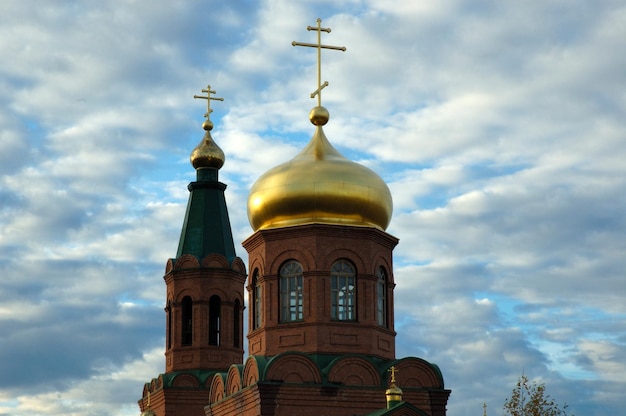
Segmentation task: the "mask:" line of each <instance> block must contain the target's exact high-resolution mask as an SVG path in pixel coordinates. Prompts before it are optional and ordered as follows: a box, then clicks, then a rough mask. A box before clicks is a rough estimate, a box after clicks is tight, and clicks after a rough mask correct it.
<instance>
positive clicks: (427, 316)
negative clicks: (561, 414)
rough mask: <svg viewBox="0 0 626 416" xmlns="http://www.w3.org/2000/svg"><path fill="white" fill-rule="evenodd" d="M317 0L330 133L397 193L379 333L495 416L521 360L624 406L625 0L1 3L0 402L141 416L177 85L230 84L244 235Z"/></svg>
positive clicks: (283, 144) (565, 389) (607, 403)
mask: <svg viewBox="0 0 626 416" xmlns="http://www.w3.org/2000/svg"><path fill="white" fill-rule="evenodd" d="M216 16H219V18H217V17H216ZM317 17H321V18H322V19H323V25H325V26H329V27H331V28H332V32H331V34H324V40H323V42H324V43H328V44H333V45H345V46H346V47H347V48H348V50H347V52H345V53H342V52H337V51H324V54H323V63H324V65H323V73H322V77H323V80H328V81H329V82H330V85H329V87H328V88H326V89H324V92H323V99H324V104H325V105H326V106H327V107H328V108H329V110H330V112H331V121H330V123H329V124H328V125H327V126H326V127H325V131H326V134H327V136H328V137H329V138H330V140H331V141H332V142H333V144H335V145H336V146H337V147H338V148H340V150H341V151H342V152H343V153H344V154H347V155H349V156H350V157H351V158H353V159H355V160H359V161H362V162H363V163H365V164H367V165H368V166H371V167H373V168H374V169H375V170H376V171H377V172H379V173H380V174H381V175H382V176H383V177H385V179H386V180H387V182H388V183H389V184H390V188H391V189H392V193H393V196H394V202H395V212H394V218H393V220H392V223H391V227H390V229H389V231H390V233H392V234H394V235H396V236H397V237H399V238H400V240H401V241H400V245H399V246H398V247H397V248H396V250H395V256H396V257H395V260H396V269H395V278H396V283H397V284H398V286H397V289H396V322H397V329H398V331H399V335H398V352H399V353H400V354H403V355H418V356H422V357H423V358H426V359H429V360H432V361H433V362H435V363H437V364H438V365H440V367H441V369H442V371H443V375H444V378H445V380H446V383H447V386H448V387H450V388H451V389H452V390H453V393H452V396H451V399H450V404H449V409H450V410H449V413H450V414H456V415H470V414H476V413H478V412H480V411H481V410H482V408H481V406H482V403H483V401H487V402H488V404H489V414H492V413H493V414H498V413H497V412H498V410H499V408H500V406H501V404H502V402H503V401H504V398H505V397H506V395H507V394H509V393H510V390H511V388H512V387H513V385H514V383H515V380H516V378H517V376H519V375H520V374H521V372H522V371H525V372H526V374H528V375H530V376H531V377H537V378H540V379H541V380H543V381H545V382H546V383H547V386H548V389H549V390H550V392H551V393H552V396H553V397H555V398H556V399H557V400H559V401H561V400H563V401H567V402H569V404H570V406H571V410H572V411H573V413H576V414H585V415H599V414H616V413H618V412H619V410H617V409H622V408H623V407H624V406H625V405H626V403H625V402H624V398H623V394H622V393H623V390H624V387H625V383H626V380H624V378H623V377H622V376H620V374H624V369H623V368H622V367H623V366H620V363H621V362H624V361H625V360H624V359H623V358H624V357H623V355H624V345H625V342H624V339H623V337H622V335H621V334H623V333H624V329H625V328H624V327H623V323H622V322H623V321H624V319H623V316H624V313H625V310H624V304H623V299H624V296H625V294H626V293H625V292H624V285H623V282H622V280H623V279H622V276H623V270H625V269H626V263H625V260H624V256H623V253H624V250H625V249H626V247H625V243H624V238H623V235H624V232H626V222H625V221H624V219H623V217H624V216H623V212H624V207H626V197H624V195H626V181H624V179H623V178H624V177H626V176H625V173H626V172H625V169H626V168H625V166H626V165H625V164H624V162H623V161H624V160H625V158H626V154H625V150H626V148H625V147H624V145H623V140H624V137H623V132H624V127H625V126H624V120H626V117H625V115H626V93H625V92H624V89H623V88H620V86H622V85H624V84H626V75H625V73H624V71H623V68H624V66H625V64H626V61H625V59H626V58H625V56H626V55H624V54H620V53H617V52H616V51H620V50H622V49H624V39H626V33H625V31H624V28H625V27H626V25H625V24H624V23H625V22H626V8H624V6H623V4H621V2H619V1H612V0H607V1H602V2H600V3H594V4H591V3H589V2H585V1H573V2H560V1H549V2H523V3H522V2H520V3H503V2H497V3H494V2H486V1H478V2H473V3H471V4H469V3H465V2H459V1H440V2H436V3H432V4H426V3H425V2H406V1H393V2H389V1H350V2H341V4H337V3H336V2H330V1H328V2H326V1H323V2H321V3H320V2H310V1H307V2H298V3H297V4H296V3H294V2H285V1H280V0H272V1H263V2H261V3H259V4H255V5H252V4H251V3H250V2H247V1H243V0H242V1H233V2H226V3H224V2H209V4H202V5H200V4H199V3H197V2H193V1H186V0H179V1H175V2H170V4H168V7H152V5H151V4H150V3H148V2H144V1H137V2H130V3H125V4H118V3H114V2H106V1H105V2H100V3H98V4H91V3H89V2H74V3H72V4H69V3H68V4H66V3H63V2H48V3H46V4H45V5H40V4H37V5H35V4H34V2H29V1H26V2H20V3H15V2H4V3H2V5H1V6H0V54H1V55H2V56H4V57H9V58H10V59H5V60H3V62H2V63H0V79H1V81H0V107H1V111H0V124H1V125H2V129H0V130H1V131H0V175H1V176H0V253H2V254H1V255H0V259H1V260H2V262H0V264H1V265H0V271H1V274H2V276H3V279H2V280H1V281H0V300H1V302H2V303H1V304H2V306H1V307H0V330H2V333H3V334H5V339H6V340H7V341H8V344H7V345H8V346H5V347H4V348H1V347H0V363H3V370H4V373H5V374H10V373H11V371H12V369H11V368H10V366H11V365H12V364H13V363H16V362H20V363H32V368H28V369H27V370H29V371H24V368H21V369H20V372H19V377H17V376H16V378H14V379H12V380H5V381H4V382H3V383H0V397H2V399H0V413H2V412H4V413H8V414H12V415H21V414H33V413H36V414H42V415H55V414H72V415H77V416H78V415H90V414H94V415H95V414H136V413H137V408H136V404H135V401H136V400H137V399H138V396H139V395H140V393H141V388H142V383H143V382H145V381H149V380H150V378H152V377H154V376H156V375H157V374H158V373H159V372H160V371H162V367H163V357H162V348H160V347H155V346H157V345H161V344H162V342H161V340H162V336H163V331H164V325H163V322H162V321H163V311H162V301H163V297H164V291H165V287H164V284H163V281H162V278H161V275H162V273H163V270H164V265H165V262H166V260H167V259H168V258H169V257H172V256H173V255H174V254H175V252H176V244H177V241H178V237H179V232H180V227H181V225H182V220H183V216H184V209H185V204H186V200H187V197H188V192H187V190H186V184H187V183H188V182H189V181H191V180H193V179H194V172H193V170H192V168H191V166H190V165H189V164H188V154H189V152H190V151H191V149H192V148H193V147H194V146H195V145H196V144H197V143H198V142H199V141H200V139H201V137H202V134H203V131H202V130H201V129H200V127H199V126H200V123H201V122H202V113H203V111H204V109H205V108H204V107H203V106H204V104H205V103H200V102H198V100H193V99H192V96H193V95H194V94H197V93H199V91H200V89H202V88H204V87H205V86H206V85H207V84H209V83H210V84H211V85H212V86H213V87H214V88H216V89H217V91H218V95H220V96H223V97H225V101H224V102H223V103H219V104H218V103H216V105H215V106H213V108H214V110H215V112H214V113H213V114H212V119H213V121H214V122H215V126H216V127H215V129H214V130H213V131H212V134H213V137H214V138H215V140H216V141H217V143H218V144H219V145H220V146H221V147H222V149H224V151H225V153H226V164H225V166H224V168H223V169H222V170H221V171H220V177H221V179H222V180H223V181H224V182H226V183H227V184H228V189H227V191H226V197H227V201H228V204H229V212H230V216H231V223H232V227H233V233H234V235H235V240H236V244H237V247H239V246H238V242H240V241H241V240H243V239H244V238H246V237H248V236H249V234H250V232H251V231H250V228H249V225H248V223H247V218H246V207H245V202H246V197H247V189H249V187H250V185H251V184H252V183H253V182H254V180H255V179H256V178H257V177H258V176H259V175H260V174H261V173H262V172H264V171H265V170H267V169H269V168H270V167H272V166H274V165H276V164H278V163H281V162H282V161H285V160H287V159H289V158H290V157H292V156H293V155H295V154H296V152H297V151H298V149H300V148H301V147H302V146H303V145H304V144H305V143H306V142H307V141H308V140H309V138H310V137H311V135H312V133H313V128H312V126H311V125H310V124H309V122H308V120H307V114H308V111H309V109H310V107H312V106H313V105H315V101H314V100H310V99H309V98H308V95H309V94H310V92H311V91H312V90H314V89H315V82H316V74H315V51H314V50H312V49H309V48H294V47H293V46H291V41H293V40H296V41H302V42H309V41H312V37H313V36H314V34H313V33H312V32H308V31H306V26H307V25H313V24H314V23H315V18H317ZM238 253H239V255H240V256H241V257H242V258H244V259H245V253H244V250H243V249H242V248H238ZM415 299H419V301H418V302H416V301H415ZM129 305H133V306H132V307H130V306H129ZM98 334H101V335H98ZM97 335H98V336H101V338H98V339H90V336H91V337H93V338H97ZM42 340H45V342H46V344H47V345H50V347H49V348H48V349H47V351H46V354H41V353H40V351H39V350H38V349H37V348H35V346H37V345H40V344H41V343H42V342H43V341H42ZM113 341H116V342H115V343H114V342H113ZM70 364H71V365H70ZM29 365H31V364H29ZM551 388H553V389H554V390H552V389H551ZM24 389H27V390H26V391H25V390H24ZM492 410H493V411H492Z"/></svg>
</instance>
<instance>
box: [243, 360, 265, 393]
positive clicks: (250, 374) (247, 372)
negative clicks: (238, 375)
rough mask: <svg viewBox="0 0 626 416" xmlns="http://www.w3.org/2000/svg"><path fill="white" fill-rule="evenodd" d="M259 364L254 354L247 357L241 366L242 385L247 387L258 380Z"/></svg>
mask: <svg viewBox="0 0 626 416" xmlns="http://www.w3.org/2000/svg"><path fill="white" fill-rule="evenodd" d="M259 373H260V372H259V365H258V363H257V358H256V357H254V356H250V357H248V359H247V360H246V364H245V365H244V368H243V377H242V380H241V381H242V383H243V387H248V386H251V385H253V384H255V383H256V382H258V381H259Z"/></svg>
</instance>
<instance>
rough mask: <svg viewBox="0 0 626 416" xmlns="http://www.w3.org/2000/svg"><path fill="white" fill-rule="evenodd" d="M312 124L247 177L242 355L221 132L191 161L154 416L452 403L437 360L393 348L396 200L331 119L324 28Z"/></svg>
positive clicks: (238, 276) (416, 410) (388, 409)
mask: <svg viewBox="0 0 626 416" xmlns="http://www.w3.org/2000/svg"><path fill="white" fill-rule="evenodd" d="M307 30H309V31H315V32H316V33H317V43H301V42H293V43H292V44H293V45H294V46H305V47H312V48H315V49H316V50H317V58H318V60H317V86H316V90H315V91H314V92H313V93H312V94H311V98H317V106H315V107H314V108H313V110H311V112H310V113H309V119H310V121H311V123H312V124H313V126H314V128H313V135H312V138H311V140H310V141H309V143H308V144H307V145H306V146H305V147H304V148H303V149H302V151H301V152H300V153H298V154H297V155H296V156H295V157H294V158H293V159H291V160H290V161H287V162H285V163H282V164H280V165H278V166H276V167H274V168H272V169H270V170H269V171H267V172H266V173H265V174H263V175H262V176H261V177H259V178H258V180H257V181H256V182H255V184H254V185H253V186H252V188H251V189H250V193H249V196H248V201H247V209H248V219H249V222H250V225H251V227H252V230H253V234H252V235H251V236H250V237H248V238H247V239H246V240H245V241H244V242H243V246H244V248H245V249H246V251H247V252H248V257H249V268H248V270H249V271H250V274H249V275H248V276H247V286H246V289H247V294H248V298H247V299H248V311H249V313H248V322H249V332H248V335H247V338H248V353H249V355H248V357H247V358H246V360H245V362H244V361H243V350H242V332H241V327H242V311H243V300H244V284H245V280H246V270H245V266H244V265H243V262H242V261H241V259H239V258H238V257H236V255H235V250H234V246H233V241H232V233H231V230H230V224H229V220H228V214H227V212H226V204H225V202H224V189H225V187H226V185H224V184H222V183H221V182H219V181H218V170H219V169H220V167H221V166H222V164H223V163H224V154H223V153H222V151H221V150H220V149H219V147H217V145H216V144H215V142H213V140H212V138H211V135H210V131H211V129H212V127H213V124H212V123H211V122H210V120H209V115H210V113H211V108H210V103H211V100H218V98H215V97H212V96H211V94H213V93H214V91H211V88H210V87H208V88H207V89H206V90H203V92H206V93H207V96H200V97H197V98H203V99H206V100H207V103H208V104H207V114H206V117H207V121H205V123H204V124H203V127H204V129H205V130H206V134H205V136H204V139H203V140H202V142H201V143H200V144H199V145H198V147H196V149H194V151H193V152H192V155H191V162H192V165H193V166H194V168H195V169H196V173H197V181H196V182H192V183H191V184H190V185H189V190H190V192H191V194H190V197H189V204H188V206H187V213H186V216H185V221H184V225H183V230H182V233H181V238H180V243H179V246H178V252H177V256H176V258H174V259H170V260H169V261H168V263H167V266H166V273H165V282H166V285H167V300H166V320H167V325H166V338H167V339H166V352H165V357H166V373H165V374H161V375H160V376H158V378H155V379H154V380H152V382H151V383H149V384H146V386H145V387H144V392H143V398H142V400H141V401H140V403H139V404H140V408H141V410H142V411H143V414H144V415H146V416H148V415H150V416H174V415H175V416H178V415H185V416H292V415H298V416H319V415H324V416H348V415H349V416H400V415H401V416H445V415H446V404H447V401H448V396H449V395H450V390H447V389H446V388H445V387H444V382H443V376H442V374H441V371H440V370H439V367H437V366H436V365H435V364H432V363H429V362H428V361H426V360H424V359H421V358H417V357H403V358H397V357H396V342H395V337H396V332H395V326H394V321H395V318H394V307H393V306H394V289H395V280H394V273H393V249H394V248H395V246H396V245H397V244H398V239H397V238H395V237H394V236H392V235H390V234H388V233H387V232H386V231H385V230H386V229H387V226H388V225H389V222H390V221H391V215H392V211H393V202H392V198H391V193H390V191H389V188H388V187H387V185H386V184H385V182H384V181H383V180H382V178H381V177H380V176H378V175H377V174H376V173H375V172H373V171H372V170H370V169H368V168H367V167H365V166H362V165H360V164H358V163H355V162H353V161H350V160H348V159H347V158H345V157H344V156H342V155H341V153H340V152H339V151H338V150H337V149H335V147H333V145H332V144H331V142H330V141H329V139H328V138H327V137H326V135H325V133H324V129H323V127H324V126H325V125H326V124H327V123H328V122H329V120H330V114H329V112H328V110H326V108H324V107H323V106H322V98H321V96H322V90H323V89H324V88H325V87H327V86H328V82H323V83H322V81H321V52H322V49H331V50H341V51H345V50H346V48H344V47H339V46H329V45H323V44H322V43H321V35H322V33H329V32H330V29H329V28H324V27H322V26H321V20H320V19H317V25H316V26H309V27H307Z"/></svg>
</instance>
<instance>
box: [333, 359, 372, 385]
mask: <svg viewBox="0 0 626 416" xmlns="http://www.w3.org/2000/svg"><path fill="white" fill-rule="evenodd" d="M331 365H332V367H331V369H330V372H329V373H328V381H329V382H331V383H341V384H343V385H346V386H380V376H379V374H378V371H377V370H376V368H375V367H374V366H373V365H372V364H371V363H370V362H369V361H367V360H365V359H363V358H359V357H345V358H339V359H338V360H337V361H335V362H333V364H331Z"/></svg>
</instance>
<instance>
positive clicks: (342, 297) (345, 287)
mask: <svg viewBox="0 0 626 416" xmlns="http://www.w3.org/2000/svg"><path fill="white" fill-rule="evenodd" d="M330 317H331V319H336V320H338V321H354V320H356V273H355V271H354V266H353V265H352V263H350V262H348V261H346V260H339V261H336V262H335V263H333V265H332V267H331V272H330Z"/></svg>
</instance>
